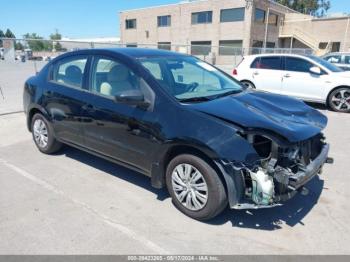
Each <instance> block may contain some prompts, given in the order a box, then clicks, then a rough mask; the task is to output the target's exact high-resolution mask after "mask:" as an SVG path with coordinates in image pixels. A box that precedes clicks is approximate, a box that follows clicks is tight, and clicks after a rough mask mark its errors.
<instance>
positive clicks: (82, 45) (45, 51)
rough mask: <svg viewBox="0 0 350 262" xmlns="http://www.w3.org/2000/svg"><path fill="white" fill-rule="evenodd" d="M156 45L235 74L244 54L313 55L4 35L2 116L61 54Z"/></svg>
mask: <svg viewBox="0 0 350 262" xmlns="http://www.w3.org/2000/svg"><path fill="white" fill-rule="evenodd" d="M118 47H130V48H136V47H138V48H154V49H164V50H171V51H175V52H179V53H184V54H191V55H194V56H197V57H198V58H200V59H202V60H205V61H207V62H209V63H211V64H215V65H216V66H217V67H219V68H221V69H222V70H224V71H226V72H228V73H231V72H232V69H233V68H234V67H235V66H236V65H237V64H238V63H239V62H240V61H241V60H242V58H243V56H246V55H250V54H264V53H269V54H270V53H297V54H311V53H312V50H310V49H281V48H237V47H232V46H210V45H171V44H170V43H167V42H164V43H158V44H156V45H150V44H120V43H113V42H110V43H101V42H78V41H61V40H60V41H56V40H44V39H6V38H0V115H1V114H7V113H11V112H17V111H20V110H22V88H23V83H24V82H25V80H26V79H27V78H28V77H30V76H32V75H35V74H36V72H38V71H39V70H40V69H41V68H42V67H43V66H44V65H45V64H46V63H47V62H48V61H50V60H52V59H53V58H55V57H57V56H59V55H60V54H63V53H66V52H70V51H74V50H79V49H90V48H118Z"/></svg>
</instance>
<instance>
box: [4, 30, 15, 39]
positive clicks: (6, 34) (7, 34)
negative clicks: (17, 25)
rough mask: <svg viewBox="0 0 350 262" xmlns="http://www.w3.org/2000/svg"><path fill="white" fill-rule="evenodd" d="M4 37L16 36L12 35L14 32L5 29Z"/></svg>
mask: <svg viewBox="0 0 350 262" xmlns="http://www.w3.org/2000/svg"><path fill="white" fill-rule="evenodd" d="M5 37H7V38H16V36H15V35H14V33H12V32H11V30H10V29H7V30H6V33H5Z"/></svg>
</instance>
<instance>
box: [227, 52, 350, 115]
mask: <svg viewBox="0 0 350 262" xmlns="http://www.w3.org/2000/svg"><path fill="white" fill-rule="evenodd" d="M233 76H234V77H235V78H236V79H237V80H239V81H241V82H242V83H244V84H245V85H247V86H248V87H249V88H253V89H255V88H256V89H258V90H263V91H268V92H271V93H277V94H282V95H288V96H293V97H297V98H300V99H302V100H304V101H309V102H316V103H322V104H325V105H327V106H328V107H329V108H331V109H332V110H334V111H338V112H350V72H345V71H343V70H342V69H340V68H338V67H336V66H335V65H333V64H331V63H329V62H327V61H325V60H323V59H321V58H319V57H316V56H312V55H308V56H304V55H293V54H272V55H271V54H270V55H253V56H246V57H244V59H243V60H242V62H241V63H240V64H239V65H238V66H237V68H236V69H234V70H233Z"/></svg>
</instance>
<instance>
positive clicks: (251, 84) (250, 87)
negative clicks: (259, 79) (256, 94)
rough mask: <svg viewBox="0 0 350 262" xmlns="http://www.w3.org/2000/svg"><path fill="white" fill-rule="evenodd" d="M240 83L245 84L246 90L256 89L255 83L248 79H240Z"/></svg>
mask: <svg viewBox="0 0 350 262" xmlns="http://www.w3.org/2000/svg"><path fill="white" fill-rule="evenodd" d="M241 83H242V84H243V85H245V86H246V87H247V89H248V90H255V89H256V87H255V85H254V84H253V83H252V82H250V81H247V80H243V81H241Z"/></svg>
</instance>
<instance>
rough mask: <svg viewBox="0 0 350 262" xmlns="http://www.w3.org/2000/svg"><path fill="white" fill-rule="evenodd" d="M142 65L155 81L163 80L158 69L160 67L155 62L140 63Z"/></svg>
mask: <svg viewBox="0 0 350 262" xmlns="http://www.w3.org/2000/svg"><path fill="white" fill-rule="evenodd" d="M142 65H143V66H144V67H145V68H146V69H147V70H148V71H150V73H151V74H152V75H153V76H154V77H155V78H156V79H157V80H163V76H162V70H161V68H160V65H159V64H158V63H156V62H150V61H145V62H142Z"/></svg>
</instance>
